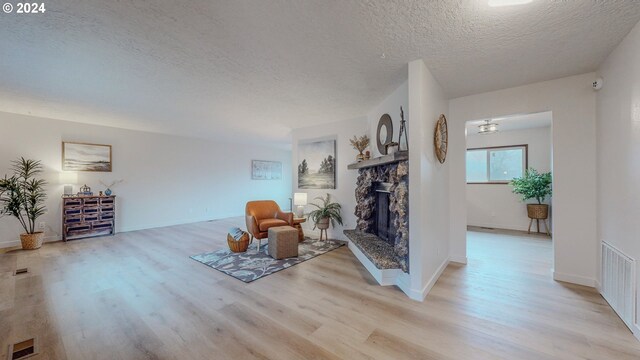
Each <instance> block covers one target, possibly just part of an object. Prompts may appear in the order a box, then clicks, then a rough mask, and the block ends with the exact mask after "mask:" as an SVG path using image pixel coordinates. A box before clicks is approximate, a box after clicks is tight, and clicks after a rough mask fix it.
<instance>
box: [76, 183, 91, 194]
mask: <svg viewBox="0 0 640 360" xmlns="http://www.w3.org/2000/svg"><path fill="white" fill-rule="evenodd" d="M92 195H93V192H91V188H90V187H88V186H87V184H84V185H82V187H81V188H80V192H79V193H78V196H92Z"/></svg>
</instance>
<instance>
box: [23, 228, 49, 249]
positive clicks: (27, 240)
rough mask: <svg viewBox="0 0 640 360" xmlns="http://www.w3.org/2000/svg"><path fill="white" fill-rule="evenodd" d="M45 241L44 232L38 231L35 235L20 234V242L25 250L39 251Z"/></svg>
mask: <svg viewBox="0 0 640 360" xmlns="http://www.w3.org/2000/svg"><path fill="white" fill-rule="evenodd" d="M43 240H44V232H42V231H38V232H34V233H33V234H20V242H21V243H22V248H23V249H25V250H34V249H39V248H40V247H41V246H42V241H43Z"/></svg>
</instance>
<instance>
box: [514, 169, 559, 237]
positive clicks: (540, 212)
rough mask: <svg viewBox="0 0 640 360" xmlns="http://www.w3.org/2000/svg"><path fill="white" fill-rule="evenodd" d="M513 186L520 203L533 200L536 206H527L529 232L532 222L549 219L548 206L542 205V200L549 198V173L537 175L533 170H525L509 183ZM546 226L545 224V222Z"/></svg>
mask: <svg viewBox="0 0 640 360" xmlns="http://www.w3.org/2000/svg"><path fill="white" fill-rule="evenodd" d="M510 184H511V186H513V192H514V193H515V194H519V195H520V196H521V197H522V201H523V202H526V201H527V200H530V199H535V200H536V201H537V202H538V203H537V204H531V203H529V204H527V215H528V216H529V219H531V221H530V222H529V230H531V223H532V222H533V220H546V219H547V218H548V217H549V205H547V204H543V202H544V200H545V199H546V198H547V197H548V196H551V173H550V172H547V173H542V174H541V173H538V172H537V171H536V170H535V169H533V168H531V169H527V170H526V171H525V173H524V176H522V177H520V178H515V179H513V180H511V182H510ZM545 226H546V222H545Z"/></svg>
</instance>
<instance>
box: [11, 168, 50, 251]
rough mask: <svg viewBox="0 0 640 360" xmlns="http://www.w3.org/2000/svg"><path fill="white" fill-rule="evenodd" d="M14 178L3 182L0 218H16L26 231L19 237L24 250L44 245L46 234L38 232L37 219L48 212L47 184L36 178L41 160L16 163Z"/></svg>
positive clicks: (40, 170)
mask: <svg viewBox="0 0 640 360" xmlns="http://www.w3.org/2000/svg"><path fill="white" fill-rule="evenodd" d="M12 163H13V166H12V170H13V175H12V176H11V177H7V176H6V175H5V177H4V179H0V216H5V215H10V216H14V217H15V218H17V219H18V221H19V222H20V225H22V227H23V228H24V231H25V233H24V234H20V242H21V243H22V248H23V249H37V248H39V247H40V246H42V241H43V239H44V232H42V231H35V229H36V220H37V219H38V218H39V217H40V216H42V215H43V214H44V213H45V212H46V208H45V206H44V201H45V200H46V198H47V194H46V192H45V190H44V187H45V185H46V182H45V181H44V180H42V179H36V177H37V176H38V175H39V174H40V173H42V165H41V164H40V161H36V160H27V159H25V158H20V159H19V160H16V161H13V162H12Z"/></svg>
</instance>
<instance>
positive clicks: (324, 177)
mask: <svg viewBox="0 0 640 360" xmlns="http://www.w3.org/2000/svg"><path fill="white" fill-rule="evenodd" d="M335 165H336V141H335V140H322V141H313V142H304V143H299V144H298V188H299V189H335V188H336V169H335Z"/></svg>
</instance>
